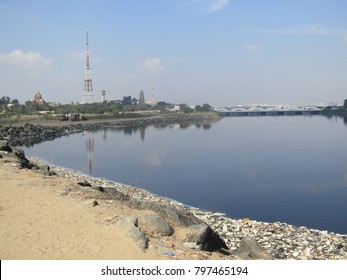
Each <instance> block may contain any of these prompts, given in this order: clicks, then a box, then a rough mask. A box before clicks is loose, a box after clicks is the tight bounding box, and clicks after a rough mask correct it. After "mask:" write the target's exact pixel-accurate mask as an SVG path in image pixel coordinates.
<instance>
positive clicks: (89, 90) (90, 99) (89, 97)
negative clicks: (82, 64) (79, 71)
mask: <svg viewBox="0 0 347 280" xmlns="http://www.w3.org/2000/svg"><path fill="white" fill-rule="evenodd" d="M89 55H90V53H89V42H88V29H87V30H86V76H85V78H84V91H83V99H82V103H94V102H95V96H94V90H93V83H92V78H91V75H90V64H89Z"/></svg>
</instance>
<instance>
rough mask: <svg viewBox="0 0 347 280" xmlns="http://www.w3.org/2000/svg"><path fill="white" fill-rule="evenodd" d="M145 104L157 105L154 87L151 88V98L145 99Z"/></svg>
mask: <svg viewBox="0 0 347 280" xmlns="http://www.w3.org/2000/svg"><path fill="white" fill-rule="evenodd" d="M146 104H148V105H151V106H155V105H157V101H156V100H155V99H154V88H152V98H151V99H150V100H146Z"/></svg>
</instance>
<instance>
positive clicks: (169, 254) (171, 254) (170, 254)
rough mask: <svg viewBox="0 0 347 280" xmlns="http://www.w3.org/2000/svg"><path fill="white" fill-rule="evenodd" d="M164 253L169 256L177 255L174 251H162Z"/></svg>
mask: <svg viewBox="0 0 347 280" xmlns="http://www.w3.org/2000/svg"><path fill="white" fill-rule="evenodd" d="M161 253H162V254H163V255H168V256H170V257H173V256H175V254H174V253H172V252H161Z"/></svg>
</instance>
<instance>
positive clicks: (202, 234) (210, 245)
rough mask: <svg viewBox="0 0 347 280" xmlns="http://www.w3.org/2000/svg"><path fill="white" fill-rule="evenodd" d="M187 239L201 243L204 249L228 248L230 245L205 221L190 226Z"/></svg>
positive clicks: (187, 240)
mask: <svg viewBox="0 0 347 280" xmlns="http://www.w3.org/2000/svg"><path fill="white" fill-rule="evenodd" d="M185 241H186V242H194V243H196V244H197V245H199V247H200V249H201V250H204V251H209V252H212V251H219V250H221V249H224V251H227V250H228V246H227V245H226V244H225V242H224V240H223V239H221V238H220V236H219V235H218V234H217V233H216V232H214V231H213V230H212V229H211V228H210V226H209V225H207V224H205V223H200V224H196V225H192V226H190V227H189V228H188V232H187V234H186V237H185Z"/></svg>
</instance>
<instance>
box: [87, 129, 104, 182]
mask: <svg viewBox="0 0 347 280" xmlns="http://www.w3.org/2000/svg"><path fill="white" fill-rule="evenodd" d="M103 135H104V136H105V137H106V132H105V131H104V134H103ZM84 138H85V144H86V151H87V158H88V174H89V175H93V156H94V142H95V137H94V132H92V131H85V132H84ZM105 139H106V138H105Z"/></svg>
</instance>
